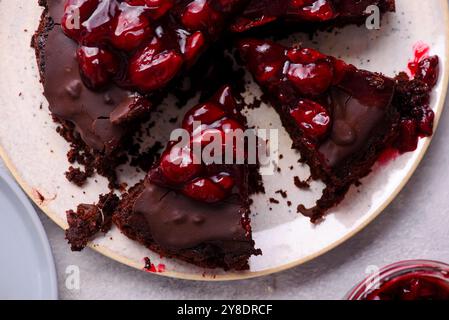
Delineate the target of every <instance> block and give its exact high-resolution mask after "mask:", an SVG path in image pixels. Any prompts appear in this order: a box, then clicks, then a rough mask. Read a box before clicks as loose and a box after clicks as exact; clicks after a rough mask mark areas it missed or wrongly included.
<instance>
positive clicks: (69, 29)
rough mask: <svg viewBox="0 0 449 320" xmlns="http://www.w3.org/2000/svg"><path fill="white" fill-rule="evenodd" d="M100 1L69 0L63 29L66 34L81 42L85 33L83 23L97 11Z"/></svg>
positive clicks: (63, 18) (62, 23)
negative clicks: (83, 32) (82, 34)
mask: <svg viewBox="0 0 449 320" xmlns="http://www.w3.org/2000/svg"><path fill="white" fill-rule="evenodd" d="M98 3H99V0H67V2H66V3H65V6H64V15H63V16H62V20H61V27H62V30H63V31H64V33H65V34H66V35H67V36H68V37H69V38H72V39H73V40H75V41H79V40H80V38H81V33H82V31H83V27H82V23H83V22H84V21H86V20H87V19H88V18H89V17H90V15H91V14H92V13H93V12H94V11H95V9H96V8H97V6H98Z"/></svg>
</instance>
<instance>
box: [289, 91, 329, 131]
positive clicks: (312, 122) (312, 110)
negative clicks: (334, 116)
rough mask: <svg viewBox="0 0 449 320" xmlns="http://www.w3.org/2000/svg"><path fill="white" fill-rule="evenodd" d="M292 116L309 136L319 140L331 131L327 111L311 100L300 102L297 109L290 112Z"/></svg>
mask: <svg viewBox="0 0 449 320" xmlns="http://www.w3.org/2000/svg"><path fill="white" fill-rule="evenodd" d="M290 115H291V116H292V117H293V119H294V120H295V121H296V123H297V124H298V126H299V127H300V129H301V130H302V131H303V132H304V133H305V134H306V135H307V136H309V137H311V138H314V139H317V140H318V139H320V138H322V137H323V136H324V135H325V134H326V133H327V132H328V131H329V128H330V125H331V119H330V116H329V114H328V112H327V110H326V109H325V108H324V107H323V106H322V105H320V104H318V103H316V102H314V101H311V100H305V99H303V100H300V101H299V102H298V104H297V105H296V107H295V108H292V109H291V110H290Z"/></svg>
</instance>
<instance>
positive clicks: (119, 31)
mask: <svg viewBox="0 0 449 320" xmlns="http://www.w3.org/2000/svg"><path fill="white" fill-rule="evenodd" d="M152 34H153V30H152V28H151V26H150V21H149V19H148V17H147V16H146V14H145V7H143V6H131V5H129V4H126V3H122V4H121V5H120V13H119V15H118V16H117V22H116V25H115V30H114V32H113V33H112V35H111V39H110V41H111V43H112V45H113V46H114V47H116V48H118V49H122V50H126V51H131V50H133V49H135V48H137V47H139V46H140V45H141V44H142V43H143V42H144V41H145V40H147V39H149V38H151V36H152Z"/></svg>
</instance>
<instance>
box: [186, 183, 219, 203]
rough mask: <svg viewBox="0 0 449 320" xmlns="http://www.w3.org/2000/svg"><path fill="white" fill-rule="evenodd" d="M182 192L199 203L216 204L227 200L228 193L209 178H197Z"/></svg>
mask: <svg viewBox="0 0 449 320" xmlns="http://www.w3.org/2000/svg"><path fill="white" fill-rule="evenodd" d="M182 192H183V193H184V194H185V195H186V196H188V197H190V198H192V199H195V200H197V201H201V202H206V203H215V202H219V201H221V200H223V199H224V198H226V196H227V194H226V192H225V191H224V190H223V189H222V188H221V187H220V185H218V184H217V183H214V182H213V181H212V180H210V179H208V178H197V179H195V180H193V181H192V182H190V183H188V184H186V185H185V186H184V188H183V189H182Z"/></svg>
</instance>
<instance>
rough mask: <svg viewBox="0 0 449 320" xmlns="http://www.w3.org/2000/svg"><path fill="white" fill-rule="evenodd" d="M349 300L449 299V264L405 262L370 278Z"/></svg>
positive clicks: (393, 265)
mask: <svg viewBox="0 0 449 320" xmlns="http://www.w3.org/2000/svg"><path fill="white" fill-rule="evenodd" d="M347 299H348V300H449V265H447V264H444V263H441V262H436V261H428V260H413V261H402V262H398V263H395V264H392V265H389V266H387V267H385V268H383V269H381V270H380V271H379V272H377V273H375V274H372V275H371V276H369V277H367V278H366V279H365V280H364V281H362V283H360V284H359V285H357V286H356V287H355V288H354V289H353V290H352V291H351V292H350V293H349V295H348V296H347Z"/></svg>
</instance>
